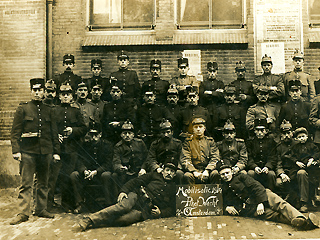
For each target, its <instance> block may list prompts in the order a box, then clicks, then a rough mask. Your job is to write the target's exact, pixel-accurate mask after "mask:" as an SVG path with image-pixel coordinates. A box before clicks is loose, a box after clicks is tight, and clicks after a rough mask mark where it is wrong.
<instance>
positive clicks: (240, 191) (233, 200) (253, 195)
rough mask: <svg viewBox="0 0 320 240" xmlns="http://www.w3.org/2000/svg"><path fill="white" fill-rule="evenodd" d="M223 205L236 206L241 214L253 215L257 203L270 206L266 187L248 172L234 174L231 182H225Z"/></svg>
mask: <svg viewBox="0 0 320 240" xmlns="http://www.w3.org/2000/svg"><path fill="white" fill-rule="evenodd" d="M222 194H223V207H224V209H225V208H226V207H228V206H234V207H235V208H236V209H237V211H238V212H239V215H240V216H253V214H254V212H255V211H256V210H257V205H258V204H259V203H263V205H264V207H267V206H269V203H268V196H267V193H266V189H265V188H264V187H263V186H262V185H261V183H259V182H258V181H256V180H254V179H253V178H252V177H250V176H249V175H247V174H242V173H240V174H237V175H233V177H232V179H231V181H230V182H223V184H222Z"/></svg>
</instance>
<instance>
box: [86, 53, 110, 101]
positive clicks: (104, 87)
mask: <svg viewBox="0 0 320 240" xmlns="http://www.w3.org/2000/svg"><path fill="white" fill-rule="evenodd" d="M91 72H92V77H91V78H89V79H87V84H88V90H89V92H90V93H91V91H92V88H93V86H96V85H100V86H101V91H102V95H101V100H103V101H108V100H109V91H110V81H109V79H108V78H104V77H102V76H101V73H102V61H101V60H100V59H92V60H91Z"/></svg>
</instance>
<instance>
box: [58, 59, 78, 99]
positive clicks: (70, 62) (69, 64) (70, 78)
mask: <svg viewBox="0 0 320 240" xmlns="http://www.w3.org/2000/svg"><path fill="white" fill-rule="evenodd" d="M63 66H64V67H65V68H66V70H65V71H64V72H63V73H61V74H60V75H58V76H57V77H56V79H55V82H56V84H57V89H58V90H60V86H61V85H62V84H67V83H69V85H70V86H71V88H72V90H73V91H75V89H77V85H78V83H79V82H80V81H81V77H80V76H78V75H76V74H74V73H73V68H74V66H75V61H74V56H73V55H72V54H66V55H64V56H63ZM73 94H74V92H73Z"/></svg>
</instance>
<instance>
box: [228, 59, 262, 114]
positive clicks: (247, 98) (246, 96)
mask: <svg viewBox="0 0 320 240" xmlns="http://www.w3.org/2000/svg"><path fill="white" fill-rule="evenodd" d="M246 70H247V69H246V67H245V63H244V62H242V61H239V62H237V63H236V68H235V72H236V75H237V79H236V80H234V81H232V82H231V84H230V85H232V86H234V87H235V88H236V100H237V101H239V102H240V105H241V106H242V107H243V108H244V109H248V108H249V107H250V106H251V105H253V104H255V103H256V101H257V98H256V96H255V94H254V93H253V86H252V82H249V81H247V80H246Z"/></svg>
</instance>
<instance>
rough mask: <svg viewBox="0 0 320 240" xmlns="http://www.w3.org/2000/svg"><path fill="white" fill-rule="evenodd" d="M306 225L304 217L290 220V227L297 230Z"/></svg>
mask: <svg viewBox="0 0 320 240" xmlns="http://www.w3.org/2000/svg"><path fill="white" fill-rule="evenodd" d="M306 224H307V219H305V218H304V217H302V216H301V217H295V218H294V219H292V220H291V225H292V226H293V227H296V228H299V229H301V228H302V227H304V226H305V225H306Z"/></svg>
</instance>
